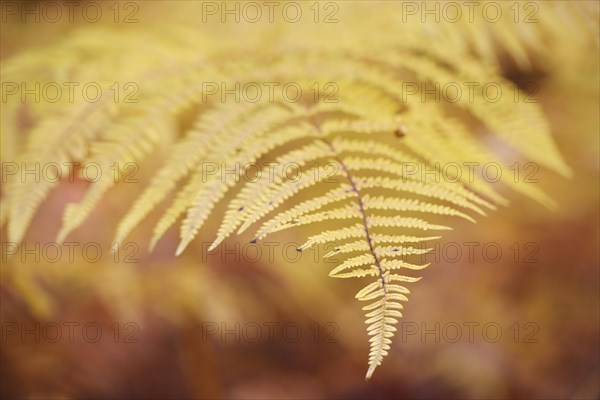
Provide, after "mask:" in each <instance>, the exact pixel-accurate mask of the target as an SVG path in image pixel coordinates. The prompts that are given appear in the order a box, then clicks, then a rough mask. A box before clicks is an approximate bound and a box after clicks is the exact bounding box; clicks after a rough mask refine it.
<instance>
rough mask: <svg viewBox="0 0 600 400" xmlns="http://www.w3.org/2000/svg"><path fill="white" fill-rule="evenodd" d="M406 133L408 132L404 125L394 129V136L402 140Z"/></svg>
mask: <svg viewBox="0 0 600 400" xmlns="http://www.w3.org/2000/svg"><path fill="white" fill-rule="evenodd" d="M407 133H408V130H407V129H406V127H405V126H404V125H400V126H399V127H398V128H396V130H395V131H394V135H395V136H396V137H397V138H400V139H401V138H403V137H404V136H406V134H407Z"/></svg>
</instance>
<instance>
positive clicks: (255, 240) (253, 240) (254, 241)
mask: <svg viewBox="0 0 600 400" xmlns="http://www.w3.org/2000/svg"><path fill="white" fill-rule="evenodd" d="M256 242H258V238H257V239H252V240H251V241H250V243H252V244H256Z"/></svg>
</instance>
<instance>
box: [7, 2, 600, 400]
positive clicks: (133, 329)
mask: <svg viewBox="0 0 600 400" xmlns="http://www.w3.org/2000/svg"><path fill="white" fill-rule="evenodd" d="M29 3H31V4H34V3H35V2H29ZM149 3H150V2H146V3H144V4H143V7H142V8H143V10H142V11H143V12H146V13H149V14H150V15H154V16H156V15H159V16H162V15H163V13H165V10H172V9H173V8H174V7H173V6H172V5H165V4H164V2H152V3H156V4H154V5H153V6H150V5H149ZM161 3H163V4H161ZM173 3H185V2H173ZM564 3H567V2H564ZM589 3H591V2H589ZM597 6H598V4H597V3H596V4H595V6H592V9H593V8H594V7H595V8H597ZM377 7H378V5H377V4H370V5H368V8H365V10H368V11H366V13H365V14H364V18H365V19H368V17H367V16H368V15H369V14H368V13H369V12H370V13H377V12H381V11H378V8H377ZM593 15H597V10H596V14H593ZM592 21H593V23H595V24H596V26H595V27H593V28H595V29H596V30H597V24H598V19H597V18H595V19H594V18H592ZM101 23H106V24H110V23H111V22H110V21H103V22H101ZM77 27H78V24H77V23H74V24H71V23H66V22H60V23H44V21H41V22H40V23H35V22H32V21H31V20H28V21H25V22H22V21H20V20H18V19H15V18H8V19H7V20H6V21H4V20H3V22H2V24H1V29H2V37H1V39H0V52H1V54H0V61H4V60H6V59H9V58H10V57H11V56H13V55H15V54H19V53H22V52H26V51H35V49H36V48H41V47H45V46H52V44H53V43H56V42H57V41H59V40H61V38H63V37H65V36H68V35H72V34H76V33H73V32H75V31H76V29H77ZM147 29H152V25H151V24H148V27H147ZM236 29H237V27H236V28H232V29H231V31H230V32H228V35H229V36H228V37H227V38H226V39H227V40H242V39H241V38H240V37H239V36H236V35H240V34H239V33H238V32H236ZM339 29H349V28H344V27H343V26H340V27H339ZM220 33H221V34H222V32H220ZM571 34H573V32H571ZM584 34H585V33H582V35H584ZM596 39H597V38H596ZM215 40H218V39H215ZM584 43H587V44H586V45H585V46H587V47H583V48H582V47H579V48H578V49H577V52H576V55H575V56H572V57H569V58H562V59H561V57H563V54H570V53H567V52H566V50H565V51H564V53H561V51H556V53H555V57H554V58H552V59H551V61H552V62H549V61H548V60H547V59H540V60H536V59H535V58H534V59H533V61H534V62H533V65H532V67H531V68H528V69H523V68H519V67H517V66H516V65H515V64H514V63H512V62H510V61H508V60H506V61H505V62H504V61H503V60H501V65H502V68H503V74H504V76H505V77H507V78H509V79H511V80H513V81H514V82H515V83H517V84H523V83H524V82H529V83H531V82H534V83H535V84H537V85H538V86H539V88H540V90H539V91H538V92H537V93H536V94H535V97H536V98H537V99H538V100H539V102H540V105H541V107H542V108H543V111H544V113H545V115H546V116H547V118H548V120H549V121H550V124H551V127H552V133H553V135H554V137H555V140H556V142H557V143H558V146H559V148H560V150H561V152H562V154H563V155H564V157H565V159H566V160H567V162H568V164H569V165H570V166H571V167H572V169H573V177H572V178H571V179H565V178H562V177H560V176H558V175H556V174H552V173H548V172H546V171H543V170H540V171H539V172H538V173H537V174H536V178H537V179H539V186H540V187H542V188H543V189H544V190H545V191H546V193H548V194H549V195H550V196H551V197H552V198H554V199H555V200H556V202H557V203H558V204H559V208H558V209H557V210H555V211H550V210H548V209H546V208H543V207H541V206H540V205H539V204H537V203H535V202H534V201H531V200H527V199H525V198H522V197H520V196H518V195H516V194H511V193H508V194H507V196H508V198H509V199H510V200H511V204H510V206H509V207H506V208H500V209H498V210H497V211H496V212H493V213H491V214H490V215H489V216H488V217H487V218H483V219H480V220H479V222H478V223H477V224H476V225H475V224H471V223H469V222H466V221H465V222H464V223H463V222H458V223H457V224H455V225H454V230H453V231H452V232H451V233H450V234H449V235H446V237H444V239H442V241H440V243H439V245H438V247H437V248H436V252H437V253H434V254H433V255H432V256H428V257H430V260H431V261H433V264H432V265H431V266H430V267H429V268H427V269H426V270H424V271H422V276H423V279H422V280H421V281H420V282H419V283H417V284H415V285H413V286H412V294H411V297H410V302H409V303H408V304H407V306H406V308H405V312H404V318H403V321H402V322H401V324H400V325H399V332H398V334H397V337H396V338H395V341H394V345H393V347H392V351H391V352H390V355H389V356H388V357H387V358H386V359H385V360H384V364H383V366H382V367H380V368H378V369H377V371H376V373H375V375H374V377H373V379H372V380H371V381H369V382H365V381H364V373H365V371H366V360H367V353H368V343H367V336H366V334H365V326H364V322H363V315H362V312H361V310H360V306H359V304H358V302H357V301H356V300H355V299H354V294H355V293H356V291H357V289H359V286H360V284H361V282H351V281H344V280H334V279H330V278H329V277H328V276H327V275H328V272H329V270H330V269H331V265H330V264H327V263H326V262H324V261H322V260H320V259H319V258H318V257H317V258H315V256H314V254H303V255H302V256H301V258H299V259H297V257H298V256H297V255H296V254H295V252H294V251H293V250H290V248H289V247H288V248H287V250H285V246H286V245H287V244H288V243H294V242H300V241H302V239H303V238H304V237H305V236H306V232H303V231H302V230H298V231H291V232H287V231H286V232H284V233H281V234H279V235H277V236H276V237H275V238H274V239H273V242H274V243H275V245H274V246H275V252H274V256H273V257H269V256H268V254H267V251H266V250H265V248H264V247H262V249H263V253H262V256H256V255H255V253H254V252H255V250H256V249H255V248H254V247H247V240H246V239H247V238H245V237H241V238H239V239H238V238H234V239H231V240H229V241H228V242H226V243H225V245H224V246H226V248H227V249H228V252H225V251H224V249H223V248H221V249H220V250H219V251H217V252H216V253H214V254H209V255H206V251H205V250H206V246H205V245H203V242H205V241H208V240H210V238H211V237H212V235H205V236H203V235H200V236H199V238H198V239H197V240H196V241H195V242H194V244H193V246H191V247H190V248H189V249H188V251H186V252H185V253H184V254H183V255H182V256H180V257H178V258H175V257H174V256H173V252H174V249H175V248H176V246H177V243H178V239H177V231H176V229H172V230H171V231H169V233H168V234H167V236H166V237H165V239H163V240H162V241H161V242H160V244H159V246H158V247H157V249H156V250H155V251H154V252H153V253H148V252H147V251H146V247H147V240H148V236H149V231H150V230H151V227H152V221H148V222H147V223H146V224H144V225H143V226H142V227H140V229H137V230H136V231H135V232H134V233H133V235H132V237H131V242H132V243H134V244H139V246H138V247H135V248H130V250H129V252H131V253H130V254H131V255H132V258H131V259H133V260H136V262H133V263H126V262H125V260H126V254H120V255H119V256H118V258H117V261H116V262H115V260H114V259H113V255H112V254H109V252H108V249H109V247H110V240H111V238H112V235H113V231H114V227H115V224H116V222H117V220H118V218H119V216H121V215H122V214H123V213H124V211H125V209H126V208H127V205H129V204H130V203H131V199H132V198H133V196H134V195H135V193H137V192H139V187H138V185H126V184H122V185H118V187H117V188H115V190H112V191H111V192H110V194H109V196H107V197H106V199H105V200H104V201H103V203H102V206H101V207H100V208H99V209H97V210H95V211H94V213H93V214H92V215H91V217H90V219H89V220H88V221H87V222H86V223H85V224H84V226H83V227H82V228H81V229H78V230H77V231H76V232H75V233H74V234H73V235H72V237H71V240H72V241H74V242H79V243H90V242H94V243H99V244H100V245H101V247H102V250H103V252H104V253H103V257H102V259H101V260H100V261H99V262H95V263H90V262H89V260H85V259H83V257H82V256H81V252H75V258H74V260H73V262H70V261H67V260H65V259H61V261H60V262H58V263H48V262H45V261H44V260H43V259H42V260H40V261H38V262H36V261H34V260H32V259H31V258H30V259H26V260H25V262H22V261H20V260H19V259H14V258H10V259H5V257H4V256H5V254H4V252H5V249H6V248H5V247H4V245H3V248H2V251H3V260H2V261H3V262H2V269H1V273H2V275H1V278H2V280H1V282H0V300H1V314H0V320H1V323H2V341H1V343H0V348H1V352H0V361H1V369H0V393H1V395H2V398H7V399H8V398H40V399H42V398H43V399H46V398H47V399H55V398H56V399H58V398H64V399H70V398H73V399H74V398H98V399H100V398H140V399H141V398H178V399H180V398H206V399H213V398H228V399H229V398H233V399H258V398H260V399H263V398H272V399H284V398H293V399H297V398H305V399H312V398H344V399H346V398H349V399H352V398H354V399H364V398H461V399H462V398H544V399H550V398H556V399H559V398H560V399H563V398H572V399H579V398H585V399H598V398H600V378H599V376H600V344H599V340H600V338H599V335H600V305H599V293H600V272H599V271H600V270H599V265H600V255H599V239H600V238H599V221H600V215H599V195H600V193H599V191H600V189H599V160H600V158H599V157H600V154H599V153H600V146H599V138H600V135H599V132H600V130H599V129H600V126H599V110H600V104H599V74H598V71H599V65H598V60H599V57H598V47H597V43H595V42H594V41H593V40H592V41H589V42H586V41H584ZM424 45H426V44H424ZM568 45H569V44H568V43H567V44H565V43H562V44H560V46H563V47H564V46H568ZM548 46H550V47H552V46H556V47H557V48H559V49H560V48H561V47H560V46H559V44H554V43H549V44H548ZM578 46H582V45H581V43H578ZM26 119H27V118H26V116H24V122H23V123H26V122H27V121H26ZM156 157H157V158H158V157H164V154H160V152H159V154H156ZM148 162H149V163H152V162H155V158H152V159H151V160H149V161H148ZM149 170H150V168H144V165H141V166H140V175H139V176H140V180H141V182H142V183H143V182H146V181H147V180H148V179H149V178H150V173H149V172H147V171H149ZM86 186H87V183H86V182H84V181H75V182H64V183H61V184H60V186H59V187H58V188H57V189H56V190H54V191H53V192H52V193H51V195H50V197H49V198H48V199H47V201H46V202H45V203H44V204H43V206H42V208H41V209H40V210H39V212H38V213H37V214H36V217H35V219H34V221H33V223H32V229H30V231H29V232H28V234H27V237H26V244H27V243H29V244H30V245H31V246H33V244H34V243H42V244H43V243H50V242H52V241H53V240H54V237H55V234H56V232H57V231H58V229H59V226H60V220H61V215H62V211H63V209H64V206H65V204H67V203H68V202H71V201H74V200H77V199H79V198H81V196H82V194H83V191H84V189H85V187H86ZM218 213H219V210H217V212H216V214H218ZM158 215H160V210H156V212H155V213H153V215H152V216H151V217H152V218H150V219H152V220H155V219H156V217H157V216H158ZM218 222H219V221H218V218H212V219H211V220H210V221H209V224H208V225H207V226H206V227H205V228H204V229H206V230H207V231H208V232H211V231H214V230H215V229H216V228H217V227H218ZM2 235H3V238H4V235H5V230H3V231H2ZM4 241H5V240H4V239H3V242H4ZM471 242H475V243H477V244H478V247H476V248H475V250H474V252H473V257H469V254H468V244H467V243H471ZM26 244H25V245H26ZM489 244H491V245H489ZM485 245H489V246H493V248H494V249H496V248H500V249H501V250H502V255H501V256H498V257H496V256H494V255H493V254H494V252H493V249H492V250H490V253H484V252H483V251H482V248H483V247H484V246H485ZM457 246H458V248H459V249H460V250H461V251H462V255H459V256H456V254H455V253H454V251H455V249H456V247H457ZM489 246H488V247H489ZM517 251H518V253H516V252H517ZM125 253H128V250H127V249H126V250H125ZM128 254H129V253H128ZM489 254H492V256H489ZM321 255H322V254H321ZM16 270H18V271H19V273H18V274H16V273H14V271H16ZM24 293H26V294H27V295H24ZM69 324H71V325H69ZM86 324H91V325H92V327H91V328H89V330H88V331H86V332H84V330H83V327H84V326H86ZM115 324H116V325H115ZM236 324H238V325H236ZM55 326H59V327H60V328H59V329H60V330H59V332H60V334H61V335H60V337H59V338H58V339H57V340H53V338H54V337H55V331H56V330H55ZM68 326H73V340H71V338H70V337H69V329H68ZM238 326H239V327H238ZM257 326H258V327H259V328H260V331H257V330H256V327H257ZM97 327H99V329H100V331H101V332H102V336H101V337H100V338H98V340H97V341H96V339H95V336H96V335H95V334H96V330H97V329H96V328H97ZM269 327H271V328H269ZM284 327H287V328H286V329H284ZM456 327H458V329H459V332H460V333H461V335H460V337H459V338H457V337H456V334H457V329H456ZM469 327H472V328H469ZM486 327H487V328H486ZM298 328H300V330H301V332H300V331H298ZM27 329H29V331H26V330H27ZM225 329H227V330H228V331H227V332H225ZM471 329H472V330H471ZM27 332H29V333H27ZM115 332H119V334H118V336H115V335H116V333H115ZM256 332H259V333H256ZM256 337H258V339H256V340H255V338H256Z"/></svg>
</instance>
